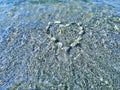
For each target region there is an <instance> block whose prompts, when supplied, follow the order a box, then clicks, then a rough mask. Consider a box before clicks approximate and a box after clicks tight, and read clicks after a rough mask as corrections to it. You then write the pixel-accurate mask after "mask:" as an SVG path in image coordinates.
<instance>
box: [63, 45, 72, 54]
mask: <svg viewBox="0 0 120 90" xmlns="http://www.w3.org/2000/svg"><path fill="white" fill-rule="evenodd" d="M62 49H64V50H65V52H67V53H69V51H70V49H71V47H69V46H66V47H63V48H62Z"/></svg>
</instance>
